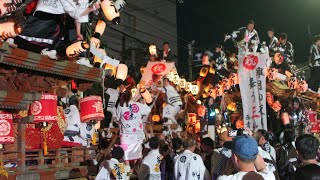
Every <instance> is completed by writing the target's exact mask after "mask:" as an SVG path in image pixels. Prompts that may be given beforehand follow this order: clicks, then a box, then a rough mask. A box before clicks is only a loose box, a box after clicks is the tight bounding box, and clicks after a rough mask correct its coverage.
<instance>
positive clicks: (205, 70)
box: [200, 67, 209, 77]
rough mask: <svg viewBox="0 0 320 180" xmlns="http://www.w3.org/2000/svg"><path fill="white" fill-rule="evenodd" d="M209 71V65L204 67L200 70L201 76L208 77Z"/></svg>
mask: <svg viewBox="0 0 320 180" xmlns="http://www.w3.org/2000/svg"><path fill="white" fill-rule="evenodd" d="M208 72H209V68H208V67H202V68H201V70H200V76H201V77H206V76H207V74H208Z"/></svg>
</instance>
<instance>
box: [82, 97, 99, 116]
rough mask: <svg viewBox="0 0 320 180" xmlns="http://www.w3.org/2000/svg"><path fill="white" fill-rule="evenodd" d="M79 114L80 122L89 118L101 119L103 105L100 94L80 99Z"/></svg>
mask: <svg viewBox="0 0 320 180" xmlns="http://www.w3.org/2000/svg"><path fill="white" fill-rule="evenodd" d="M80 110H81V111H80V116H81V122H88V121H91V120H98V121H100V120H103V119H104V113H103V105H102V99H101V97H100V96H87V97H85V98H82V99H80Z"/></svg>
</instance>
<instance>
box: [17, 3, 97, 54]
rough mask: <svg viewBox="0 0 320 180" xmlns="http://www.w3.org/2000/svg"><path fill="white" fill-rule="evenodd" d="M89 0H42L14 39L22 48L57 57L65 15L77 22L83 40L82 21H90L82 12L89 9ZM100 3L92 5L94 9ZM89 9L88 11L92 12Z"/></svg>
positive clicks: (79, 35)
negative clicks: (79, 0) (57, 47)
mask: <svg viewBox="0 0 320 180" xmlns="http://www.w3.org/2000/svg"><path fill="white" fill-rule="evenodd" d="M88 4H89V2H88V0H85V1H82V2H81V3H76V2H75V1H72V0H53V1H49V0H40V1H38V4H37V6H36V9H35V12H34V15H33V16H29V17H28V19H27V21H26V24H25V26H24V28H23V30H22V32H21V34H20V35H18V36H17V37H16V38H15V39H14V43H16V44H17V45H18V46H19V47H20V48H22V49H25V50H29V51H33V52H37V53H40V52H41V54H42V55H47V56H48V57H49V58H50V59H57V56H56V54H57V51H56V50H55V47H56V44H57V42H58V41H59V40H60V38H61V37H62V35H63V33H62V32H63V26H64V21H63V19H64V18H63V16H64V14H65V13H67V14H68V15H70V16H71V17H72V18H73V19H74V20H75V23H76V25H75V26H76V33H77V39H78V40H82V39H83V35H82V34H81V33H80V23H84V22H88V16H87V15H84V16H81V14H82V13H83V12H84V11H85V10H86V9H87V6H88ZM99 7H100V5H99V4H95V5H94V6H93V7H90V8H89V10H90V11H93V10H95V9H97V8H99ZM90 11H88V12H90Z"/></svg>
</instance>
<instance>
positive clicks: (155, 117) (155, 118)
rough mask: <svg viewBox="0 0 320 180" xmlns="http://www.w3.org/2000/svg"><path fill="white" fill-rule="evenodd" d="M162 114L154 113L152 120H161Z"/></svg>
mask: <svg viewBox="0 0 320 180" xmlns="http://www.w3.org/2000/svg"><path fill="white" fill-rule="evenodd" d="M160 119H161V118H160V116H159V115H158V114H154V115H152V121H153V122H159V121H160Z"/></svg>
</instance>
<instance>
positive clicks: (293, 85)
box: [288, 77, 298, 89]
mask: <svg viewBox="0 0 320 180" xmlns="http://www.w3.org/2000/svg"><path fill="white" fill-rule="evenodd" d="M288 87H289V88H290V89H297V87H298V80H297V77H291V78H290V79H289V81H288Z"/></svg>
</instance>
